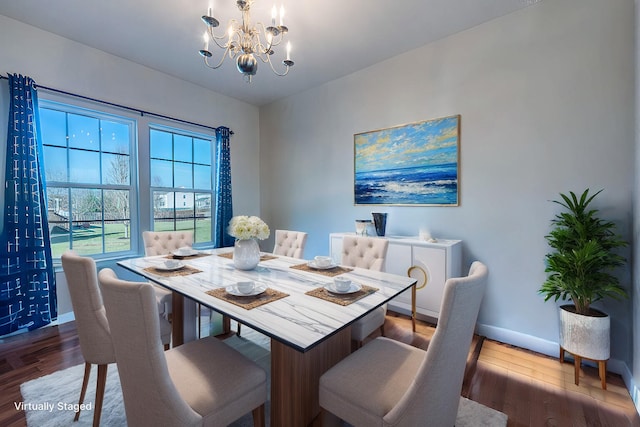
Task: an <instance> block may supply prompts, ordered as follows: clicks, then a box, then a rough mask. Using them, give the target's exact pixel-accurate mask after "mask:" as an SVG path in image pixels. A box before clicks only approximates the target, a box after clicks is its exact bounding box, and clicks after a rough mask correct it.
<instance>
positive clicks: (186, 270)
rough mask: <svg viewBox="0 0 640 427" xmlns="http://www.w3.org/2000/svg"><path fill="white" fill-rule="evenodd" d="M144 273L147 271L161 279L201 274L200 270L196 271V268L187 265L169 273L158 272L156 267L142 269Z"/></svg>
mask: <svg viewBox="0 0 640 427" xmlns="http://www.w3.org/2000/svg"><path fill="white" fill-rule="evenodd" d="M144 271H148V272H149V273H151V274H155V275H157V276H163V277H174V276H188V275H190V274H196V273H202V270H198V269H197V268H194V267H190V266H188V265H185V266H184V267H182V268H180V269H178V270H171V271H167V270H159V269H157V268H156V267H147V268H145V269H144Z"/></svg>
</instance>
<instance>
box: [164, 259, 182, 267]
mask: <svg viewBox="0 0 640 427" xmlns="http://www.w3.org/2000/svg"><path fill="white" fill-rule="evenodd" d="M164 266H165V267H166V268H177V267H178V266H180V261H176V260H173V259H170V260H167V261H165V262H164Z"/></svg>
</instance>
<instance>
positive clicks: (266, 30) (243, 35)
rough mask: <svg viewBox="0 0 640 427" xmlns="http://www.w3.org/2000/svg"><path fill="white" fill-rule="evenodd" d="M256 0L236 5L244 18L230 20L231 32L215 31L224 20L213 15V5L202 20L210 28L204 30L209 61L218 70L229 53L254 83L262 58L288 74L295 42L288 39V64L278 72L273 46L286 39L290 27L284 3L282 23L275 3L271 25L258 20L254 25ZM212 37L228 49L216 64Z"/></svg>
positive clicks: (243, 0) (204, 52) (239, 0)
mask: <svg viewBox="0 0 640 427" xmlns="http://www.w3.org/2000/svg"><path fill="white" fill-rule="evenodd" d="M253 1H254V0H236V5H237V6H238V9H239V10H240V12H242V22H238V21H236V20H235V19H232V20H231V21H229V26H228V30H227V32H226V33H224V34H222V35H220V36H217V35H215V34H214V28H216V27H218V26H219V25H220V22H219V21H218V20H217V19H216V18H214V17H213V12H212V8H211V7H210V8H209V10H208V14H207V15H204V16H203V17H202V21H203V22H204V23H205V24H206V25H207V30H206V32H205V33H204V48H203V49H201V50H200V55H202V57H203V58H204V63H205V65H206V66H207V67H209V68H211V69H214V70H215V69H217V68H220V66H221V65H222V63H223V62H224V60H225V59H226V58H227V56H229V57H230V58H231V59H235V61H236V66H237V68H238V71H239V72H240V73H242V74H243V75H244V76H245V79H246V81H247V82H249V83H251V77H252V76H255V75H256V72H257V71H258V59H260V60H261V61H262V62H265V63H267V64H269V66H270V67H271V70H272V71H273V72H274V73H275V74H277V75H278V76H286V75H287V73H288V72H289V68H291V67H293V61H292V60H291V58H290V56H291V42H287V59H285V60H283V61H282V64H283V65H284V67H285V68H284V71H283V72H278V71H277V70H276V69H275V68H274V66H273V62H272V60H271V56H272V55H273V54H274V51H273V48H274V47H275V46H278V45H279V44H280V43H282V41H283V40H284V36H285V34H287V32H288V31H289V29H288V28H287V27H286V26H285V25H284V24H283V18H284V7H282V6H281V7H280V25H276V17H277V12H278V11H277V9H276V7H275V5H274V6H273V9H272V10H271V25H269V26H268V27H265V26H264V24H262V23H260V22H258V23H257V24H256V25H255V26H253V25H252V24H251V14H250V11H251V5H252V4H253ZM210 41H213V42H215V44H216V45H217V46H218V47H219V48H220V49H223V50H224V51H223V53H222V57H221V58H220V61H219V62H218V63H217V64H216V65H211V64H210V63H209V59H210V58H211V57H212V56H213V54H212V53H211V52H210V51H209V43H210ZM256 58H258V59H256Z"/></svg>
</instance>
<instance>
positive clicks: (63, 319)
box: [47, 311, 76, 326]
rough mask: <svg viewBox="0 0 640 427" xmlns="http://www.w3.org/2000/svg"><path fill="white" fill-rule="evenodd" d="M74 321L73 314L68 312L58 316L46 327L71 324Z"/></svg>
mask: <svg viewBox="0 0 640 427" xmlns="http://www.w3.org/2000/svg"><path fill="white" fill-rule="evenodd" d="M74 320H76V316H75V314H74V313H73V311H69V312H67V313H62V314H59V315H58V318H57V319H56V320H54V321H53V322H51V323H50V324H49V325H47V326H55V325H62V324H63V323H68V322H73V321H74Z"/></svg>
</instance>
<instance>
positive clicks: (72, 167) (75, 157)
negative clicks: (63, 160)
mask: <svg viewBox="0 0 640 427" xmlns="http://www.w3.org/2000/svg"><path fill="white" fill-rule="evenodd" d="M69 182H82V183H85V184H100V153H98V152H95V151H84V150H69Z"/></svg>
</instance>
